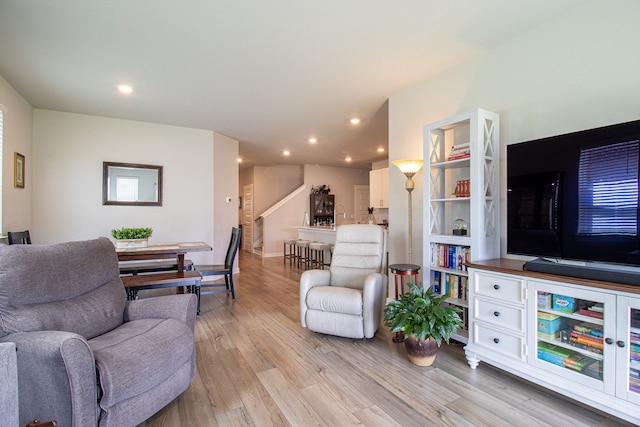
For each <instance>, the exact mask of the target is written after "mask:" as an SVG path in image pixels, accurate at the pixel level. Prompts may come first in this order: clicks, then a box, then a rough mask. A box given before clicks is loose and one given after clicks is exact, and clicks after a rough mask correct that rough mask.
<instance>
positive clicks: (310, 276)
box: [300, 270, 331, 328]
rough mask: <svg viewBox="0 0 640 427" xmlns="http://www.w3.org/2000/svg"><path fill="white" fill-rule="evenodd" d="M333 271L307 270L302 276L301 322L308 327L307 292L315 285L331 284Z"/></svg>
mask: <svg viewBox="0 0 640 427" xmlns="http://www.w3.org/2000/svg"><path fill="white" fill-rule="evenodd" d="M330 282H331V271H329V270H307V271H305V272H304V273H302V275H301V276H300V323H302V326H303V327H305V328H306V327H307V321H306V320H305V319H306V316H307V292H309V290H310V289H311V288H313V287H314V286H329V283H330Z"/></svg>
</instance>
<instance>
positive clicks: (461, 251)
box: [431, 243, 471, 271]
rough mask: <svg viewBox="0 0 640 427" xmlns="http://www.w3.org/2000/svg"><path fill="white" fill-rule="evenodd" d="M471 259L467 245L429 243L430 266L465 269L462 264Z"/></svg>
mask: <svg viewBox="0 0 640 427" xmlns="http://www.w3.org/2000/svg"><path fill="white" fill-rule="evenodd" d="M470 261H471V248H470V247H469V246H458V245H447V244H444V243H431V266H432V267H440V268H449V269H452V270H462V271H467V267H466V266H465V265H464V264H465V263H467V262H470Z"/></svg>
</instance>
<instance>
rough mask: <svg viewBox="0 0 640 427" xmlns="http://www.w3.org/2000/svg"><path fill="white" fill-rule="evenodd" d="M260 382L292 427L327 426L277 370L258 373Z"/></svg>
mask: <svg viewBox="0 0 640 427" xmlns="http://www.w3.org/2000/svg"><path fill="white" fill-rule="evenodd" d="M258 378H260V382H262V385H263V386H264V387H265V389H267V391H268V392H269V394H270V395H271V397H272V398H273V400H274V401H275V402H276V404H277V405H278V408H280V410H281V411H282V413H283V414H284V416H285V417H286V419H287V421H289V423H290V424H291V425H292V426H328V425H329V424H326V423H325V422H324V421H323V420H322V418H321V417H320V416H319V415H318V414H317V413H316V412H315V411H314V410H313V408H312V407H311V406H310V405H308V404H307V403H306V401H305V400H304V399H303V398H302V396H301V395H300V394H299V393H298V391H297V390H296V389H295V388H294V387H293V386H292V385H291V384H289V383H288V382H287V379H286V378H285V377H284V376H283V375H282V372H281V371H280V370H278V369H269V370H268V371H262V372H259V373H258Z"/></svg>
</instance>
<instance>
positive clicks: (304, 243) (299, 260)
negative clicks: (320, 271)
mask: <svg viewBox="0 0 640 427" xmlns="http://www.w3.org/2000/svg"><path fill="white" fill-rule="evenodd" d="M310 243H311V241H310V240H304V239H298V240H296V244H295V246H296V265H297V266H298V268H300V266H301V265H302V266H304V268H305V270H306V269H307V268H309V244H310Z"/></svg>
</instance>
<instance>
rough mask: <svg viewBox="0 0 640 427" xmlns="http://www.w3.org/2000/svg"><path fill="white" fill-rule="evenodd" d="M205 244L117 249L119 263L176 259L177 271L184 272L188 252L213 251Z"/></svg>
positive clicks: (159, 245)
mask: <svg viewBox="0 0 640 427" xmlns="http://www.w3.org/2000/svg"><path fill="white" fill-rule="evenodd" d="M211 250H212V248H211V246H209V245H208V244H206V243H204V242H173V243H149V244H148V245H147V246H145V247H142V248H116V253H117V254H118V260H119V261H140V260H157V259H171V258H174V259H176V262H177V270H178V271H182V270H184V256H185V254H186V253H188V252H205V251H211Z"/></svg>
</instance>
